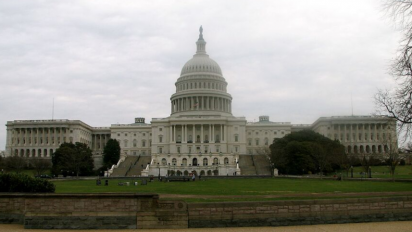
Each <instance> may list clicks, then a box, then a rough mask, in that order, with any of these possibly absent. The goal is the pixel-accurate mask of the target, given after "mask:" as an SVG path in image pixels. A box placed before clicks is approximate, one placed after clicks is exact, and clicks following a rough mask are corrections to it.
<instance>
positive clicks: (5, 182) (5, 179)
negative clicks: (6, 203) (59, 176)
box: [0, 173, 56, 193]
mask: <svg viewBox="0 0 412 232" xmlns="http://www.w3.org/2000/svg"><path fill="white" fill-rule="evenodd" d="M55 189H56V187H55V186H54V184H53V183H51V182H49V181H47V180H44V179H37V178H33V177H30V176H28V175H25V174H11V173H6V174H0V192H25V193H54V191H55Z"/></svg>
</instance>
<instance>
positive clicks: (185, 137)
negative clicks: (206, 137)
mask: <svg viewBox="0 0 412 232" xmlns="http://www.w3.org/2000/svg"><path fill="white" fill-rule="evenodd" d="M184 141H185V143H186V142H187V125H186V124H185V136H184Z"/></svg>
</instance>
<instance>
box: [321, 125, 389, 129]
mask: <svg viewBox="0 0 412 232" xmlns="http://www.w3.org/2000/svg"><path fill="white" fill-rule="evenodd" d="M363 126H364V127H363V128H362V125H358V124H355V125H352V124H350V125H334V126H333V129H334V130H338V129H340V130H344V129H345V127H346V130H350V129H352V130H362V129H364V130H374V129H375V128H376V130H380V129H383V130H385V129H391V126H389V125H381V124H365V125H363ZM351 127H352V128H351ZM328 130H330V127H328Z"/></svg>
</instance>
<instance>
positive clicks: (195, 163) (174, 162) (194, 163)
mask: <svg viewBox="0 0 412 232" xmlns="http://www.w3.org/2000/svg"><path fill="white" fill-rule="evenodd" d="M191 161H192V163H189V165H191V166H199V165H200V163H198V160H197V158H193V159H192V160H191ZM157 164H158V165H163V166H165V165H171V166H179V164H178V163H177V159H176V158H173V159H172V163H170V161H168V160H167V159H166V158H163V159H162V163H161V164H160V163H157ZM219 164H221V163H220V160H219V159H218V158H213V163H209V159H208V158H203V162H202V165H203V166H208V165H219ZM223 164H229V158H227V157H225V158H224V159H223ZM187 165H188V163H187V159H186V158H183V159H182V161H181V163H180V166H187Z"/></svg>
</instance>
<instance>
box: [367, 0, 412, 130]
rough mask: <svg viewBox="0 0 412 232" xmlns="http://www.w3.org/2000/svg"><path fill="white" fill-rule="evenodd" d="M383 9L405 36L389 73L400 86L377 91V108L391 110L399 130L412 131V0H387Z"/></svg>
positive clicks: (383, 110)
mask: <svg viewBox="0 0 412 232" xmlns="http://www.w3.org/2000/svg"><path fill="white" fill-rule="evenodd" d="M384 9H385V11H386V13H387V14H388V16H389V17H391V18H392V19H393V21H394V23H395V25H397V26H399V27H401V28H402V29H403V31H404V39H403V40H402V42H401V45H400V49H399V52H398V55H397V57H396V58H395V59H394V60H393V63H392V65H391V68H390V74H391V75H392V76H393V77H394V78H395V80H396V81H397V82H398V87H397V88H395V89H393V90H379V91H378V93H377V94H376V95H375V101H376V105H377V107H378V110H377V111H378V113H380V114H382V113H383V112H385V114H389V117H391V118H394V119H396V120H397V121H398V122H399V123H398V126H399V129H400V130H405V132H406V135H412V64H411V55H412V1H410V0H386V1H385V3H384Z"/></svg>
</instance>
